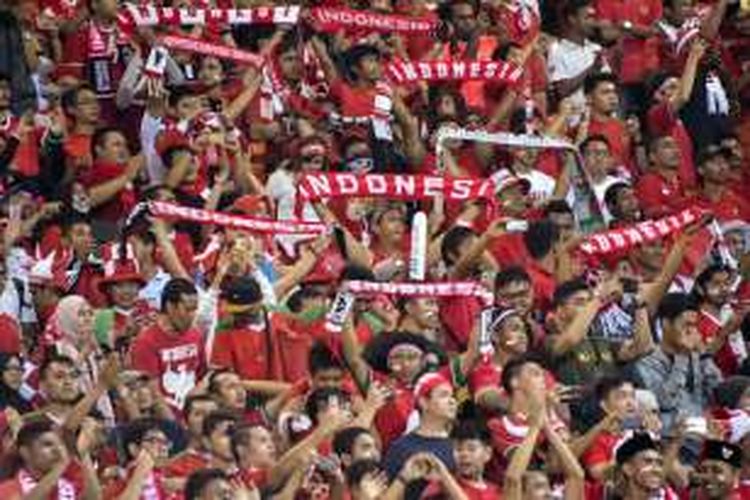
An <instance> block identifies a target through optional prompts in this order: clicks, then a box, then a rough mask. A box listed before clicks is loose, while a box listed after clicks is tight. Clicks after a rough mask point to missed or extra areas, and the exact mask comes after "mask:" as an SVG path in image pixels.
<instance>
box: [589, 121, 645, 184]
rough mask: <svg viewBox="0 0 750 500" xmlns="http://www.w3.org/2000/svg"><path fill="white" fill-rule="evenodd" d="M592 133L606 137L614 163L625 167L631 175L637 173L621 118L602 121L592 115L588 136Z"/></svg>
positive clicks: (628, 138)
mask: <svg viewBox="0 0 750 500" xmlns="http://www.w3.org/2000/svg"><path fill="white" fill-rule="evenodd" d="M593 135H603V136H604V137H606V138H607V141H609V149H610V151H611V153H612V158H613V160H614V161H615V162H616V164H617V165H622V166H623V167H625V168H627V169H628V170H629V171H630V173H631V174H633V175H635V174H637V169H636V167H635V164H634V162H633V151H632V148H631V145H630V135H629V134H628V130H627V128H626V127H625V123H624V122H623V121H622V120H620V119H618V118H610V119H608V120H603V121H602V120H598V119H596V118H594V117H593V116H592V117H591V121H590V122H589V136H593Z"/></svg>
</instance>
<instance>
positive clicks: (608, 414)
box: [581, 376, 642, 482]
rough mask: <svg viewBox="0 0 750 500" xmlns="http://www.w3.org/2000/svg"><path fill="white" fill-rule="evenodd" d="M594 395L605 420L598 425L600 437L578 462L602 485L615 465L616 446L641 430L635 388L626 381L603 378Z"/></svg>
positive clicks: (615, 378) (615, 377)
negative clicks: (634, 432)
mask: <svg viewBox="0 0 750 500" xmlns="http://www.w3.org/2000/svg"><path fill="white" fill-rule="evenodd" d="M596 396H597V399H598V400H599V406H600V407H601V409H602V411H603V412H604V418H603V419H602V423H601V424H600V425H599V426H598V428H599V429H600V432H599V434H598V435H597V436H596V437H595V438H594V441H593V443H591V446H589V448H588V449H587V450H586V451H585V452H584V454H583V456H581V462H582V464H583V466H584V467H585V468H586V472H587V473H588V475H589V476H590V477H591V478H592V479H594V480H596V481H600V482H605V480H606V478H607V477H609V474H610V472H611V469H612V468H613V467H614V465H615V450H616V449H617V446H618V445H620V444H622V443H623V442H625V440H627V439H628V438H629V437H630V436H632V434H633V431H634V430H637V429H640V428H641V425H642V422H641V419H640V418H639V415H638V413H637V411H638V405H637V402H636V399H635V387H634V385H633V383H632V382H630V381H629V380H627V379H625V378H623V377H619V376H608V377H604V378H603V379H602V380H601V381H600V382H599V383H598V384H597V386H596Z"/></svg>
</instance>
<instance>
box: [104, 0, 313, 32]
mask: <svg viewBox="0 0 750 500" xmlns="http://www.w3.org/2000/svg"><path fill="white" fill-rule="evenodd" d="M301 10H302V8H301V7H300V6H299V5H290V6H285V7H255V8H252V9H187V8H182V9H175V8H173V7H155V6H153V5H146V6H136V5H132V4H126V6H125V8H124V9H123V10H121V11H120V13H119V15H118V22H119V24H120V26H121V27H122V28H123V29H124V30H126V31H129V32H130V31H133V29H135V27H137V26H146V27H148V26H183V25H197V26H226V25H239V24H297V23H298V22H299V19H300V12H301Z"/></svg>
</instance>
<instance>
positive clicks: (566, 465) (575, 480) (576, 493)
mask: <svg viewBox="0 0 750 500" xmlns="http://www.w3.org/2000/svg"><path fill="white" fill-rule="evenodd" d="M544 435H545V437H546V438H547V441H549V443H550V445H551V446H552V449H553V450H555V453H557V456H558V457H559V458H560V463H561V465H562V468H563V472H564V473H565V500H583V498H584V479H585V474H584V471H583V467H581V464H580V463H578V459H577V458H576V456H575V455H574V454H573V452H572V451H571V449H570V448H569V447H568V445H567V444H565V441H563V439H562V438H561V437H560V434H558V433H557V431H555V430H554V429H553V428H552V427H551V426H550V424H549V421H547V422H545V425H544Z"/></svg>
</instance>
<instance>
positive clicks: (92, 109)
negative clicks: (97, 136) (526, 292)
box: [62, 84, 101, 180]
mask: <svg viewBox="0 0 750 500" xmlns="http://www.w3.org/2000/svg"><path fill="white" fill-rule="evenodd" d="M62 105H63V109H64V110H65V114H66V115H68V116H69V117H70V118H72V119H73V127H72V129H71V130H70V131H69V133H68V137H67V138H66V139H65V143H64V144H63V152H64V153H65V169H66V179H65V180H71V179H73V178H75V177H76V174H77V172H78V171H79V170H82V169H85V168H88V167H91V165H92V163H93V158H92V157H91V138H92V137H93V135H94V132H95V131H96V128H97V127H98V126H99V119H100V114H101V107H100V105H99V101H98V100H97V98H96V91H95V90H94V89H93V88H92V87H91V86H89V85H87V84H82V85H79V86H78V87H76V88H74V89H71V90H69V91H68V92H66V93H65V94H63V98H62Z"/></svg>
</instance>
